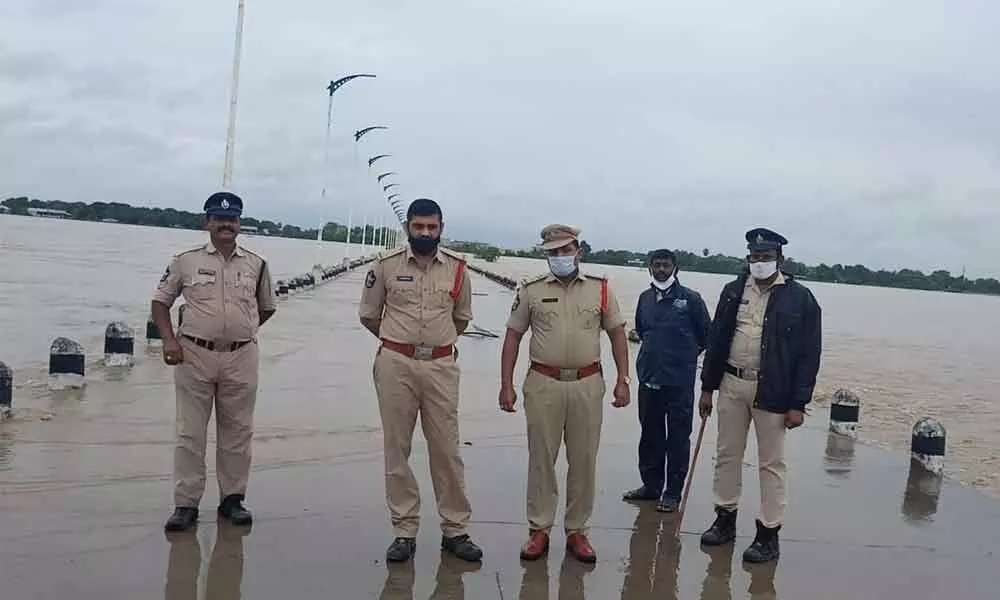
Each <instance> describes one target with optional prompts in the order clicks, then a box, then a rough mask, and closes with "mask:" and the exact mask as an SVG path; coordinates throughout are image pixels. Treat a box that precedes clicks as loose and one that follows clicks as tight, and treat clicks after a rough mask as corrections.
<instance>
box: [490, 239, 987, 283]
mask: <svg viewBox="0 0 1000 600" xmlns="http://www.w3.org/2000/svg"><path fill="white" fill-rule="evenodd" d="M580 247H581V249H582V250H583V260H584V261H585V262H588V263H594V264H602V265H620V266H635V267H641V268H645V266H646V257H647V255H646V253H643V252H635V251H632V250H597V251H594V250H593V249H592V248H591V247H590V245H589V244H588V243H587V242H586V241H583V242H581V243H580ZM674 253H675V254H676V255H677V262H678V263H679V264H680V265H681V270H682V271H693V272H696V273H721V274H724V275H738V274H739V273H742V272H744V271H745V270H746V260H745V259H744V258H742V257H736V256H725V255H723V254H718V253H716V254H713V253H712V252H711V251H710V250H709V249H708V248H705V249H703V250H702V251H701V253H698V254H696V253H694V252H688V251H686V250H675V251H674ZM502 254H504V255H507V256H519V257H523V258H544V256H543V254H542V253H541V252H540V251H539V250H538V249H530V250H507V251H502ZM784 270H785V271H787V272H789V273H791V274H792V275H794V276H795V277H797V278H798V279H803V280H809V281H823V282H829V283H844V284H851V285H871V286H878V287H894V288H905V289H915V290H931V291H940V292H955V293H971V294H991V295H1000V281H997V280H996V279H993V278H987V279H982V278H980V279H969V278H967V277H965V276H964V275H960V276H958V277H956V276H954V275H952V274H951V273H949V272H948V271H945V270H938V271H934V272H933V273H930V274H925V273H923V272H921V271H917V270H914V269H900V270H898V271H887V270H884V269H882V270H878V271H873V270H871V269H869V268H868V267H866V266H864V265H840V264H836V265H832V266H831V265H826V264H819V265H815V266H810V265H805V264H802V263H800V262H798V261H796V260H795V259H794V258H791V257H788V258H786V259H785V266H784Z"/></svg>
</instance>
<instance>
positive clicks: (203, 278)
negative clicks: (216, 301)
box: [187, 273, 218, 301]
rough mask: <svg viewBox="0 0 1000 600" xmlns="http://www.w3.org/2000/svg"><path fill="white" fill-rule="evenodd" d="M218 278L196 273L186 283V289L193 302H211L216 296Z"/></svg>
mask: <svg viewBox="0 0 1000 600" xmlns="http://www.w3.org/2000/svg"><path fill="white" fill-rule="evenodd" d="M217 280H218V276H217V275H209V274H207V273H198V274H196V275H194V276H192V277H191V279H190V280H189V281H188V284H187V289H188V293H189V294H190V295H191V298H192V299H194V300H202V301H206V300H212V299H213V298H215V297H216V296H217V289H218V288H217V286H218V281H217Z"/></svg>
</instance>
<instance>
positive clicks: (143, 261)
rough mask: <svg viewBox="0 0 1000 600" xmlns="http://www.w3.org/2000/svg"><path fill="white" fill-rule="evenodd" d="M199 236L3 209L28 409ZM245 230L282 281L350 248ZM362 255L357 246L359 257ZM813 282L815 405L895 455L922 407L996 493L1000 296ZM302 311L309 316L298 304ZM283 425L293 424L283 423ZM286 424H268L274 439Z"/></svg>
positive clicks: (630, 287) (128, 313) (137, 318)
mask: <svg viewBox="0 0 1000 600" xmlns="http://www.w3.org/2000/svg"><path fill="white" fill-rule="evenodd" d="M204 237H205V236H204V234H203V233H202V232H196V231H184V230H171V229H161V228H148V227H134V226H124V225H114V224H103V223H85V222H76V221H58V220H49V219H39V218H28V217H16V216H10V215H0V257H2V260H0V331H2V332H3V335H2V337H0V360H2V361H3V362H6V363H7V364H8V365H10V366H11V367H12V368H14V369H15V371H16V381H17V385H18V389H17V391H16V395H17V396H18V401H17V403H18V406H19V407H20V408H22V409H23V410H22V412H21V415H22V417H24V418H29V417H30V416H40V415H42V414H44V411H46V410H52V409H61V408H65V407H61V406H59V405H58V403H59V402H60V401H59V400H57V399H54V398H52V397H51V396H50V395H49V393H48V392H47V390H45V389H44V383H45V378H44V374H45V368H46V361H47V357H48V346H49V344H50V343H51V341H52V339H54V338H55V337H57V336H67V337H70V338H72V339H75V340H77V341H79V342H80V343H82V344H83V345H84V346H85V347H86V348H88V350H89V351H90V360H91V362H92V363H93V362H94V361H96V360H98V359H99V358H100V357H99V353H100V352H101V348H102V344H103V329H104V326H105V325H106V324H107V323H108V322H110V321H112V320H124V321H126V322H127V323H129V324H130V325H132V326H133V327H135V328H136V331H137V333H138V334H139V335H140V337H141V333H142V331H143V328H144V319H145V316H146V311H147V310H148V308H147V307H148V301H149V296H150V293H151V290H152V288H153V286H154V285H155V283H156V281H157V279H158V277H159V276H160V274H161V273H162V272H163V269H164V268H165V266H166V264H167V262H168V260H169V258H170V256H171V255H172V254H173V253H174V252H177V251H179V250H181V249H184V248H188V247H193V246H195V245H198V244H200V243H203V241H204ZM242 240H243V243H244V244H246V245H247V246H248V247H250V248H252V249H255V250H257V251H259V252H261V253H262V254H264V255H265V256H266V257H267V258H268V260H269V261H270V262H271V265H272V268H273V269H274V273H275V277H276V278H282V277H286V276H289V275H295V274H298V273H301V272H305V271H306V270H308V268H309V267H310V266H311V265H313V264H315V263H316V262H321V263H323V264H335V263H338V262H339V261H340V260H342V259H343V257H344V255H345V248H344V246H343V245H342V244H337V243H325V244H322V246H320V245H319V244H317V243H315V242H310V241H303V240H289V239H281V238H268V237H260V236H253V237H251V236H244V237H243V238H242ZM357 254H358V249H357V248H356V247H355V248H354V249H353V251H352V255H353V256H356V255H357ZM477 264H479V265H480V266H482V267H484V268H488V269H490V270H493V271H496V272H502V273H504V274H508V275H510V276H513V277H522V276H526V275H531V274H535V273H539V272H542V270H544V268H545V266H544V264H543V263H542V262H540V261H534V260H530V259H516V258H501V259H500V260H499V261H498V262H496V263H492V264H486V263H482V262H478V261H477ZM586 268H587V269H588V270H589V271H591V272H595V273H601V274H605V275H607V276H608V277H609V278H610V280H611V283H612V285H613V289H614V290H615V291H616V293H617V294H618V297H619V301H620V303H621V306H622V308H623V310H624V311H626V313H628V314H630V316H631V315H632V314H634V310H635V301H636V299H637V297H638V295H639V293H641V292H642V290H643V289H645V287H646V285H647V284H648V283H647V282H648V276H647V274H646V272H645V270H644V269H640V268H635V267H609V266H603V265H587V266H586ZM682 269H683V267H682ZM680 277H681V281H682V282H683V283H684V284H685V285H687V286H689V287H692V288H693V289H695V290H697V291H698V292H700V293H701V294H702V295H703V297H704V298H705V300H706V302H707V303H708V305H709V310H713V309H714V306H715V302H716V300H717V297H718V294H719V291H720V290H721V288H722V286H723V285H724V284H725V282H726V281H727V277H725V276H720V275H710V274H701V273H683V272H682V273H681V275H680ZM807 285H808V286H809V287H810V289H812V290H813V292H814V293H815V295H816V297H817V298H818V300H819V302H820V304H821V305H822V308H823V329H824V338H823V342H824V351H823V361H822V367H821V371H820V379H819V385H818V388H817V397H816V401H815V404H816V405H817V406H824V405H826V404H827V403H828V398H829V395H830V394H831V393H832V392H833V391H834V390H835V389H837V388H838V387H847V388H850V389H852V390H854V391H856V392H857V393H858V394H860V396H861V398H862V402H863V405H862V412H861V423H860V437H861V439H863V440H865V441H867V442H870V443H873V444H876V445H878V446H880V447H883V448H886V449H889V450H892V451H895V452H901V453H905V452H906V451H908V448H909V440H910V429H911V427H912V425H913V423H915V422H916V421H917V420H918V419H919V418H921V417H924V416H929V417H933V418H936V419H938V420H940V421H941V422H942V423H943V424H944V425H945V427H946V429H947V432H948V449H947V452H948V456H947V474H948V475H949V476H950V477H952V478H954V479H956V480H958V481H960V482H962V483H964V484H967V485H970V486H972V487H976V488H980V489H983V490H984V491H986V492H987V493H989V494H992V495H994V496H997V497H1000V401H998V400H997V390H998V389H1000V368H997V365H1000V344H998V343H997V340H996V332H997V331H1000V298H994V297H986V296H971V295H958V294H947V293H937V292H923V291H912V290H895V289H886V288H874V287H860V286H845V285H833V284H826V283H814V282H807ZM496 293H503V292H502V291H498V292H496ZM307 295H308V293H307ZM355 301H356V300H355ZM298 304H300V305H301V304H303V303H301V302H299V303H298ZM333 308H334V307H330V306H320V305H310V306H309V308H308V310H309V311H315V312H312V313H311V314H310V316H309V317H305V322H303V323H302V325H301V329H291V328H290V327H289V323H288V319H286V318H285V316H284V314H285V313H286V312H288V311H283V321H284V322H283V324H282V326H281V327H273V328H267V329H268V330H270V331H267V330H266V331H265V332H264V333H263V334H262V337H263V339H265V340H269V341H270V343H271V344H273V346H272V348H271V352H274V353H277V354H272V355H271V356H270V357H269V356H268V354H267V352H266V351H265V355H264V359H263V360H264V361H265V363H266V361H268V360H278V359H280V358H284V357H287V356H289V355H293V354H294V353H296V352H298V351H299V350H297V346H296V344H295V343H294V341H293V340H295V339H297V338H300V337H310V336H316V335H324V333H325V334H326V335H329V336H330V346H329V352H331V353H340V352H345V351H346V352H348V353H349V352H350V351H351V350H350V349H347V350H345V349H344V348H342V347H340V345H339V344H337V343H336V342H335V339H336V333H335V332H332V331H326V332H324V331H323V324H322V321H323V311H325V310H331V309H333ZM338 308H339V307H338ZM477 312H478V314H480V315H482V316H483V317H484V318H487V319H489V322H488V323H485V324H484V323H480V324H481V325H483V326H489V327H491V328H492V329H493V330H495V331H500V330H502V328H503V319H502V318H501V317H502V315H500V316H495V315H486V314H484V313H483V311H477ZM295 318H297V319H298V318H303V315H302V314H301V313H300V312H296V315H295ZM350 326H351V327H353V324H351V325H350ZM273 338H276V339H273ZM333 360H336V359H333ZM144 369H145V367H143V366H142V365H140V366H139V368H137V369H135V370H134V372H133V373H132V374H131V375H130V377H129V386H128V387H124V386H118V387H116V388H114V391H113V393H114V394H127V393H128V392H126V391H123V390H130V391H132V392H134V391H136V390H141V389H145V388H148V387H149V386H159V385H165V384H166V383H167V380H166V379H164V378H165V377H166V374H165V373H164V372H163V371H162V370H160V369H151V370H149V372H148V373H147V372H146V371H145V370H144ZM341 387H345V386H341ZM303 401H305V400H303ZM53 403H56V404H53ZM73 410H79V408H78V407H77V408H74V409H73ZM373 414H374V413H371V414H369V415H368V416H372V415H373ZM283 419H286V420H287V419H288V417H287V416H286V417H283ZM286 425H287V426H288V427H294V426H295V424H294V423H287V424H282V425H281V427H285V426H286ZM282 431H284V430H283V429H275V430H274V431H272V432H271V433H270V434H269V433H268V432H267V431H265V432H264V433H263V434H264V436H265V437H266V436H267V435H279V436H280V435H283V433H282Z"/></svg>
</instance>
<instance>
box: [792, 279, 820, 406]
mask: <svg viewBox="0 0 1000 600" xmlns="http://www.w3.org/2000/svg"><path fill="white" fill-rule="evenodd" d="M804 304H805V306H803V307H802V332H801V336H802V337H801V339H800V340H799V353H798V356H797V357H796V361H795V373H794V374H793V376H792V392H793V394H794V399H793V403H794V405H795V407H796V408H797V409H798V410H803V409H804V408H805V407H806V405H807V404H809V402H810V401H812V395H813V389H814V388H815V387H816V375H817V373H818V372H819V362H820V354H821V353H822V349H823V317H822V310H821V309H820V307H819V303H818V302H816V298H815V297H814V296H813V295H812V293H811V292H809V291H808V290H806V291H805V299H804Z"/></svg>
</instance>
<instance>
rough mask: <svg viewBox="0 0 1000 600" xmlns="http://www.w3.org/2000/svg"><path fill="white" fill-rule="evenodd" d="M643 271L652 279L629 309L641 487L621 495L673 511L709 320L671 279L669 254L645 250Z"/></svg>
mask: <svg viewBox="0 0 1000 600" xmlns="http://www.w3.org/2000/svg"><path fill="white" fill-rule="evenodd" d="M649 274H650V275H651V276H652V281H651V282H650V285H649V288H648V289H647V290H646V291H644V292H643V293H642V294H640V295H639V301H638V302H637V303H636V308H635V330H636V333H638V334H639V339H640V340H641V342H642V346H640V347H639V356H638V358H637V359H636V364H635V370H636V373H637V374H638V376H639V425H640V427H641V430H642V433H641V434H640V438H639V475H640V476H641V477H642V485H641V486H639V487H638V488H636V489H634V490H629V491H627V492H625V494H624V495H623V496H622V499H623V500H626V501H638V500H659V503H658V505H657V510H659V511H660V512H674V511H676V510H677V506H678V504H679V503H680V499H681V490H682V489H683V488H684V480H685V478H686V477H687V471H688V461H689V460H690V456H691V420H692V415H693V414H694V386H695V373H696V371H697V369H698V355H699V354H701V352H702V350H704V349H705V344H707V343H708V331H709V328H710V326H711V323H712V318H711V316H709V314H708V308H706V307H705V301H704V300H702V298H701V295H700V294H698V292H696V291H694V290H692V289H689V288H686V287H684V286H683V285H681V284H680V282H679V281H677V277H676V274H677V258H676V257H675V255H674V253H673V252H671V251H670V250H664V249H661V250H654V251H653V252H651V253H650V255H649ZM661 494H662V495H661Z"/></svg>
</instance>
